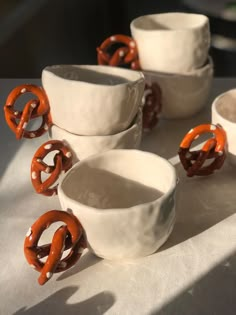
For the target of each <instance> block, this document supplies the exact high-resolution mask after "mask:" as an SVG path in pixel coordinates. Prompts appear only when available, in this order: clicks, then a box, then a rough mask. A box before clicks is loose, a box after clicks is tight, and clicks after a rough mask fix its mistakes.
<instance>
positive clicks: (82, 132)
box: [42, 65, 145, 162]
mask: <svg viewBox="0 0 236 315" xmlns="http://www.w3.org/2000/svg"><path fill="white" fill-rule="evenodd" d="M42 85H43V88H44V90H45V91H46V94H47V96H48V99H49V103H50V113H51V117H52V121H53V125H52V126H51V127H50V130H49V137H50V139H52V140H61V141H64V142H65V143H66V144H67V145H69V147H70V148H71V150H72V152H73V153H74V156H75V161H76V160H81V159H84V158H86V157H88V156H90V155H93V154H96V153H101V152H104V151H107V150H111V149H136V148H138V147H139V145H140V142H141V137H142V97H143V92H144V85H145V79H144V75H143V73H142V72H139V71H132V70H128V69H121V68H112V67H108V66H98V65H54V66H48V67H46V68H44V69H43V72H42ZM75 161H74V162H75Z"/></svg>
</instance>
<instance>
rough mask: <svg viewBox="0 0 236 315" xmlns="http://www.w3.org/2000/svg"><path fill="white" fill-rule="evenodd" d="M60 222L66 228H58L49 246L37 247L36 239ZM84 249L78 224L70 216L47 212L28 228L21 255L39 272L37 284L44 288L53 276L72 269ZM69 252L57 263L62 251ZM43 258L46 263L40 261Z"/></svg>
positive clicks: (64, 213)
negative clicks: (68, 250)
mask: <svg viewBox="0 0 236 315" xmlns="http://www.w3.org/2000/svg"><path fill="white" fill-rule="evenodd" d="M60 221H62V222H64V223H65V224H66V225H62V226H61V227H59V228H58V229H57V230H56V232H55V234H54V236H53V239H52V243H51V244H46V245H42V246H39V245H38V242H39V239H40V237H41V235H42V233H43V232H44V230H46V229H47V228H48V227H49V226H50V225H51V224H52V223H55V222H60ZM85 248H86V242H85V239H84V235H83V228H82V226H81V224H80V222H79V220H78V219H77V218H76V217H75V216H74V215H73V214H70V213H67V212H65V211H59V210H51V211H48V212H46V213H44V214H43V215H42V216H41V217H39V218H38V219H37V220H36V221H35V223H34V224H33V225H32V226H31V227H30V228H29V230H28V232H27V234H26V238H25V242H24V254H25V257H26V260H27V261H28V263H29V264H30V266H31V267H33V268H34V269H35V270H37V271H39V272H40V276H39V278H38V282H39V284H40V285H43V284H45V283H46V282H47V281H48V280H49V279H50V278H51V277H52V275H53V273H57V272H62V271H64V270H66V269H69V268H70V267H72V266H73V265H74V264H75V263H76V262H77V261H78V259H79V258H80V257H81V255H82V252H83V250H84V249H85ZM67 249H70V252H69V254H68V255H67V256H66V257H65V258H63V259H62V260H61V257H62V255H63V252H64V250H67ZM46 256H48V257H47V259H46V262H45V263H44V262H42V261H41V259H42V258H44V257H46Z"/></svg>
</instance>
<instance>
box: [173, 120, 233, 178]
mask: <svg viewBox="0 0 236 315" xmlns="http://www.w3.org/2000/svg"><path fill="white" fill-rule="evenodd" d="M204 133H212V134H213V135H214V137H213V138H210V139H208V140H207V141H206V143H205V144H204V145H203V147H202V149H201V150H198V151H190V150H189V149H190V146H191V144H192V142H193V141H194V140H196V139H198V137H199V136H200V135H202V134H204ZM226 143H227V138H226V133H225V131H224V129H223V128H222V127H221V126H220V125H213V124H202V125H199V126H197V127H195V128H193V129H191V130H190V131H189V132H188V133H187V134H186V135H185V137H184V138H183V140H182V142H181V144H180V149H179V152H178V154H179V157H180V161H181V163H182V165H183V167H184V169H185V170H186V171H187V175H188V176H189V177H192V176H194V175H199V176H204V175H210V174H212V173H213V172H214V171H215V170H216V169H220V168H221V167H222V166H223V164H224V161H225V158H226V154H225V147H226ZM207 159H213V161H212V163H210V164H209V165H207V166H203V164H204V162H205V161H206V160H207Z"/></svg>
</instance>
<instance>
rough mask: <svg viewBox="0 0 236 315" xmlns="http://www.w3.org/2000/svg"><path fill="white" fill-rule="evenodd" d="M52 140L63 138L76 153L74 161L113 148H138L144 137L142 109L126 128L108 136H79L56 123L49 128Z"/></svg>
mask: <svg viewBox="0 0 236 315" xmlns="http://www.w3.org/2000/svg"><path fill="white" fill-rule="evenodd" d="M49 137H50V139H51V140H61V141H63V142H64V143H66V144H67V145H69V147H70V148H71V151H72V152H73V153H74V162H75V161H78V160H82V159H84V158H86V157H88V156H90V155H93V154H96V153H101V152H104V151H107V150H111V149H137V148H139V145H140V142H141V138H142V110H141V107H140V109H139V112H138V114H137V116H136V118H135V120H134V121H133V123H132V125H131V126H130V127H129V128H127V129H126V130H124V131H122V132H119V133H116V134H114V135H108V136H79V135H75V134H72V133H70V132H68V131H66V130H64V129H61V128H60V127H58V126H56V125H52V126H51V128H50V129H49Z"/></svg>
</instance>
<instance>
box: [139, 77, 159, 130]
mask: <svg viewBox="0 0 236 315" xmlns="http://www.w3.org/2000/svg"><path fill="white" fill-rule="evenodd" d="M143 104H144V107H143V129H144V131H150V130H152V129H153V128H154V127H155V126H156V125H157V123H158V121H159V115H160V113H161V109H162V91H161V88H160V86H159V84H158V83H157V82H153V83H146V85H145V90H144V95H143Z"/></svg>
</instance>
